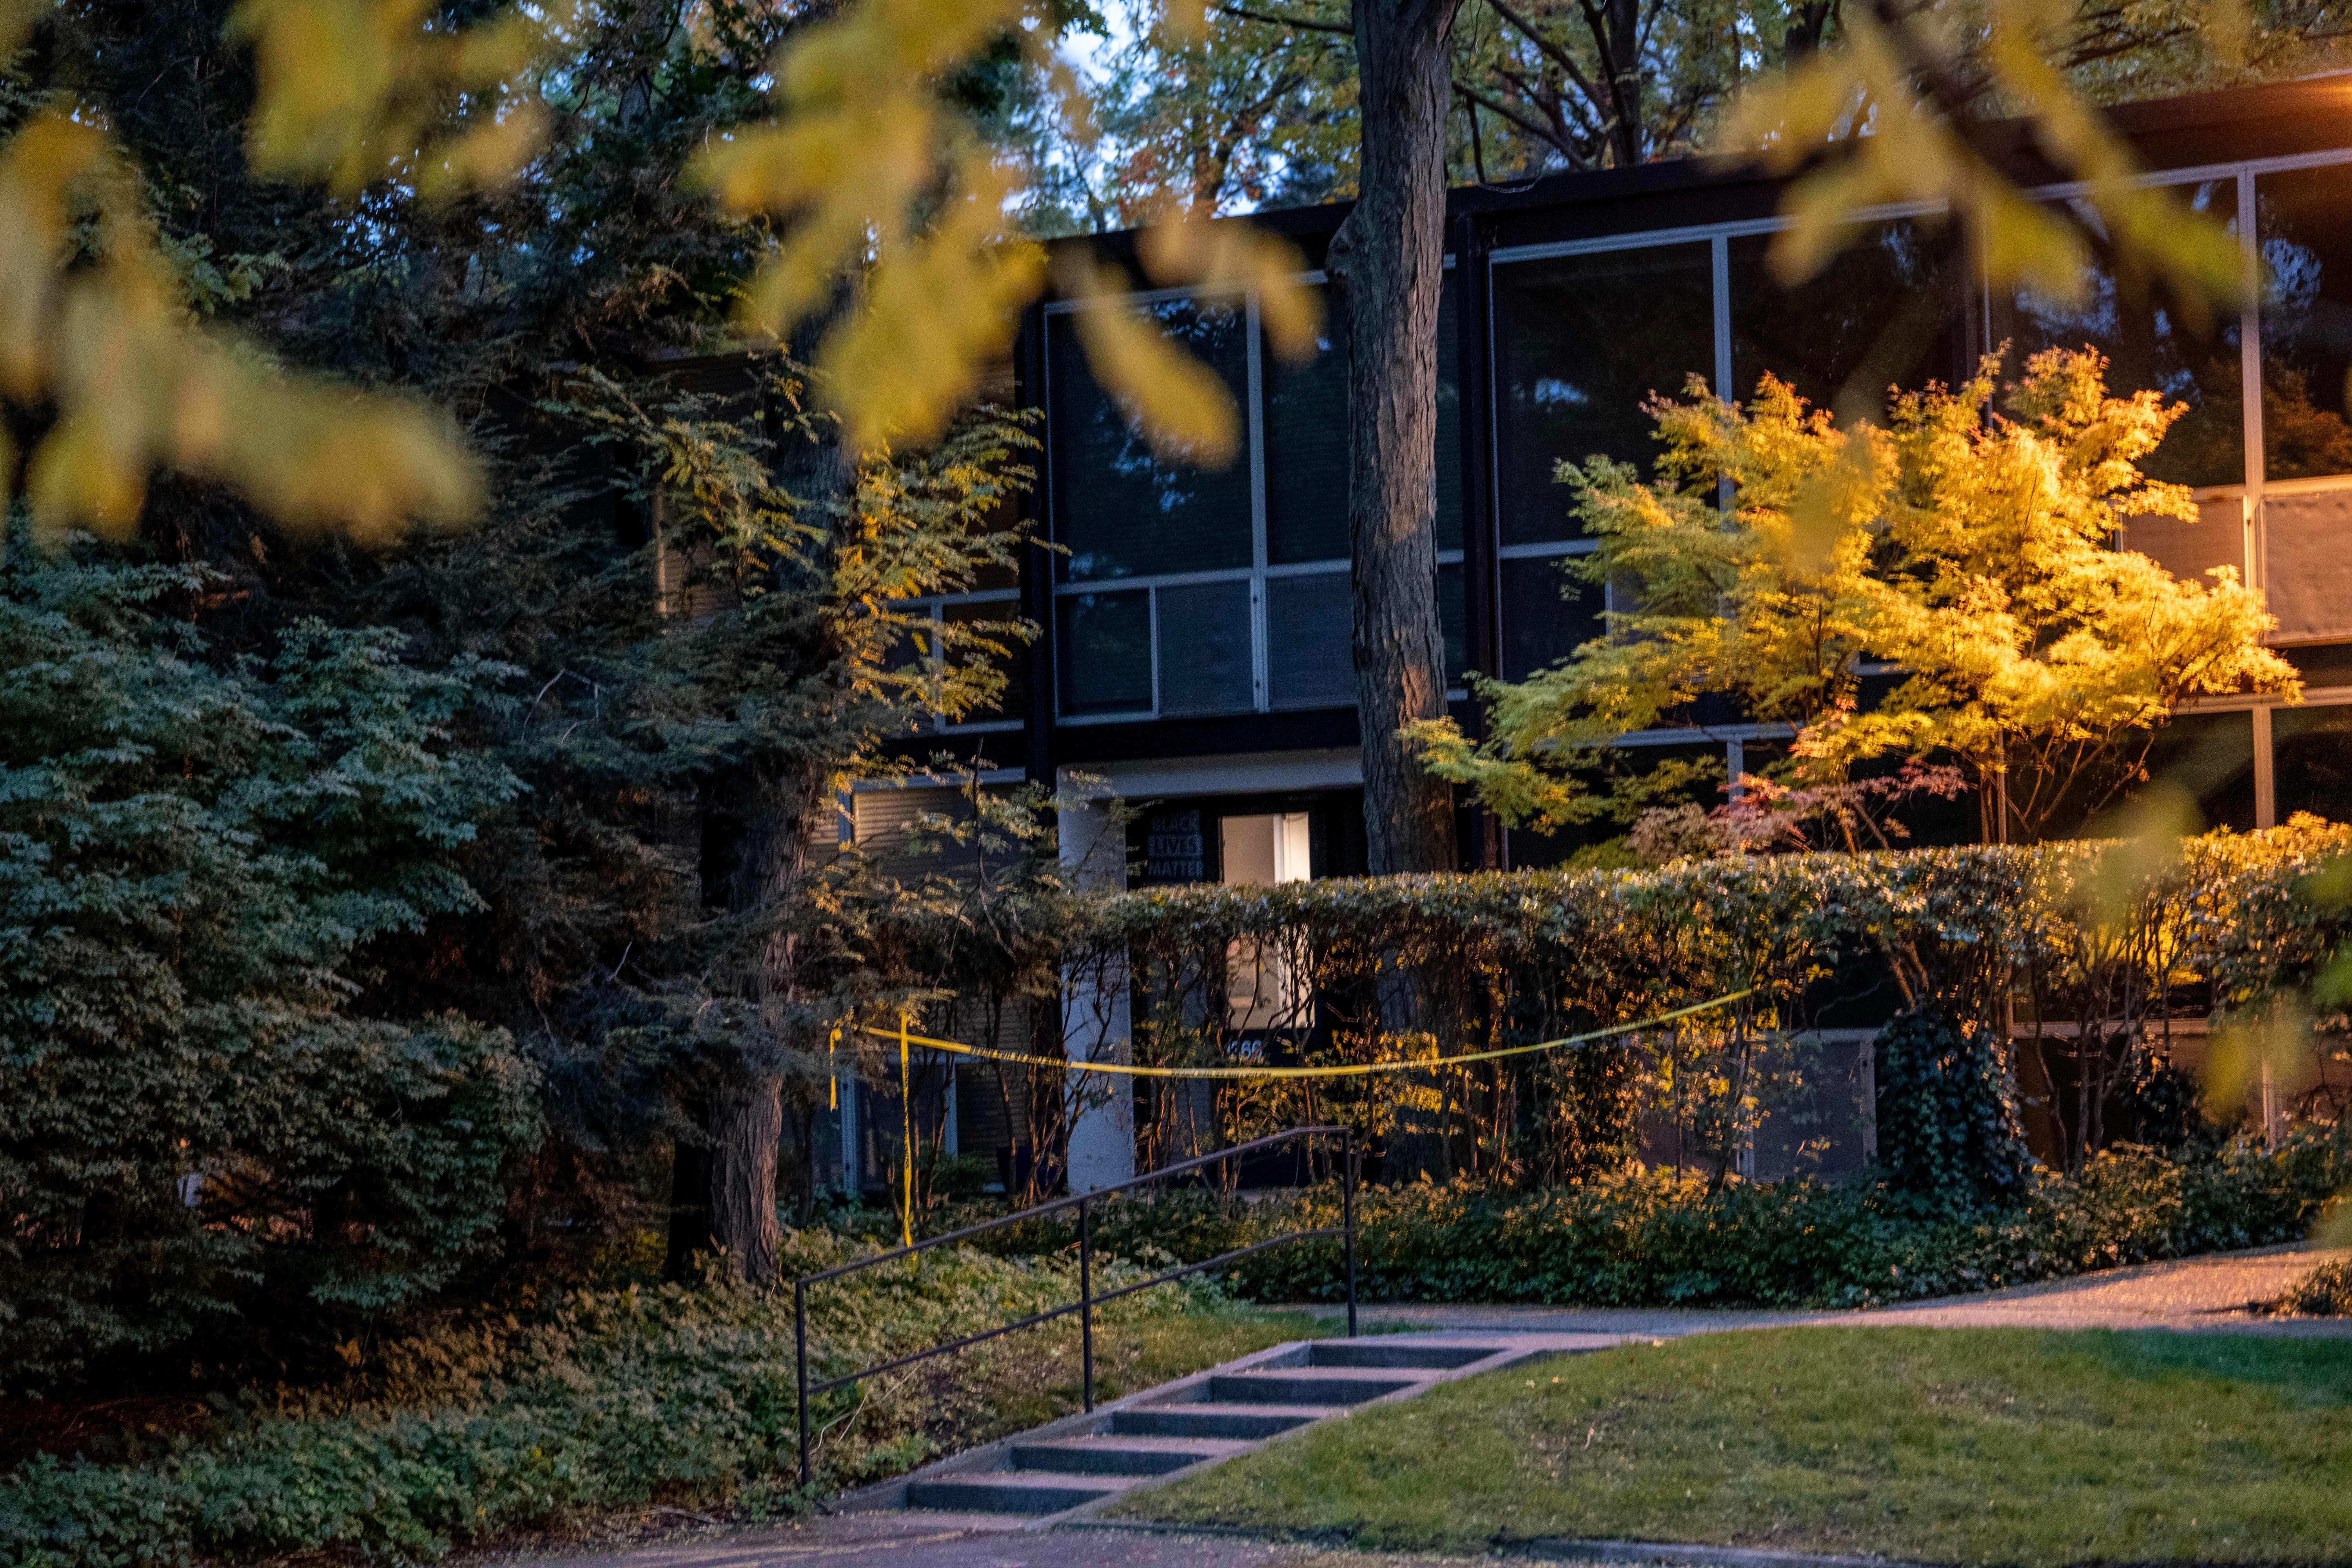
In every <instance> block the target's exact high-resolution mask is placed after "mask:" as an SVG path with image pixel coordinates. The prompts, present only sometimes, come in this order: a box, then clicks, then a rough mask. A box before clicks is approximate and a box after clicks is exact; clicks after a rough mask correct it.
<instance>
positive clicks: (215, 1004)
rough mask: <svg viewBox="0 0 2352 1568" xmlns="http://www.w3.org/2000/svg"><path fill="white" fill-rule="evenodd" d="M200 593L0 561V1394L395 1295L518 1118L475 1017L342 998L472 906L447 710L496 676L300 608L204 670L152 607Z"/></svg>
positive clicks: (493, 1036)
mask: <svg viewBox="0 0 2352 1568" xmlns="http://www.w3.org/2000/svg"><path fill="white" fill-rule="evenodd" d="M219 586H220V584H219V583H218V581H217V580H216V579H215V578H214V577H212V576H210V575H208V574H205V573H204V572H201V571H198V570H194V569H180V568H168V567H151V568H131V567H117V566H100V565H89V564H79V563H75V562H74V561H73V560H71V559H69V558H66V559H53V560H44V559H43V558H41V557H39V556H37V555H36V554H34V553H33V552H30V551H28V550H26V549H24V548H22V547H21V545H20V544H18V543H16V542H11V543H10V545H9V548H8V550H7V551H6V552H5V555H0V668H5V669H6V670H7V671H8V679H6V680H5V681H0V1387H5V1388H9V1389H15V1388H19V1387H22V1386H25V1385H26V1384H39V1383H43V1382H47V1381H51V1380H55V1379H58V1378H61V1377H66V1376H69V1375H71V1374H72V1373H74V1372H75V1371H76V1370H77V1369H78V1368H79V1367H80V1366H82V1365H83V1364H84V1363H87V1362H88V1361H89V1360H90V1359H91V1358H93V1357H100V1356H107V1355H115V1356H122V1355H131V1354H139V1353H150V1354H152V1353H154V1352H163V1351H167V1350H176V1349H178V1348H180V1347H182V1346H184V1344H185V1342H187V1341H188V1340H189V1338H190V1337H191V1336H192V1335H194V1334H195V1333H196V1332H197V1331H199V1330H200V1329H201V1328H203V1327H205V1326H206V1325H212V1326H215V1327H219V1326H223V1325H231V1326H234V1327H235V1329H236V1333H237V1335H238V1336H239V1337H240V1338H241V1339H242V1340H243V1341H244V1342H247V1343H248V1344H249V1343H251V1342H254V1341H256V1340H257V1339H259V1338H262V1337H264V1336H265V1334H266V1333H267V1332H268V1330H270V1329H273V1328H274V1329H275V1330H277V1331H279V1332H280V1334H281V1335H283V1334H287V1333H291V1334H292V1335H293V1336H294V1337H296V1338H301V1339H307V1340H309V1341H310V1342H317V1341H319V1340H320V1339H321V1338H331V1336H332V1334H333V1333H334V1332H335V1331H337V1330H338V1328H346V1327H347V1326H348V1325H352V1324H355V1323H357V1322H359V1321H363V1320H364V1319H366V1318H367V1317H368V1316H369V1315H371V1314H379V1313H382V1312H383V1311H384V1310H386V1309H389V1308H392V1307H394V1306H398V1305H400V1304H402V1303H405V1302H411V1301H415V1300H419V1299H421V1298H423V1297H424V1296H425V1295H426V1294H427V1293H429V1292H432V1291H434V1290H436V1289H440V1288H441V1287H443V1286H444V1285H446V1284H447V1283H448V1282H449V1281H450V1280H451V1279H453V1278H454V1276H455V1275H456V1274H457V1271H458V1270H459V1268H461V1267H462V1266H464V1265H465V1264H466V1263H467V1260H468V1259H470V1258H475V1257H477V1256H478V1255H479V1254H480V1253H481V1252H482V1251H483V1250H484V1248H485V1247H486V1245H487V1244H488V1243H489V1242H490V1241H492V1240H493V1239H494V1238H495V1232H496V1227H497V1225H498V1222H499V1217H500V1215H501V1214H502V1213H503V1211H504V1208H505V1204H506V1186H505V1184H504V1181H503V1180H502V1176H503V1174H504V1172H503V1167H504V1166H505V1164H506V1163H507V1162H508V1160H509V1158H510V1157H511V1156H514V1155H516V1154H518V1153H520V1152H523V1151H526V1150H528V1149H529V1148H530V1147H531V1146H532V1145H533V1144H534V1143H535V1142H537V1140H538V1138H539V1130H540V1112H539V1105H538V1097H537V1093H536V1088H535V1084H534V1081H533V1075H532V1073H531V1072H530V1069H529V1068H528V1067H527V1065H526V1064H525V1063H524V1061H523V1060H522V1058H520V1056H519V1055H518V1054H517V1052H516V1050H515V1048H514V1047H513V1044H512V1042H511V1041H509V1039H508V1038H507V1037H506V1035H505V1033H504V1031H502V1030H496V1029H491V1028H487V1027H484V1026H479V1025H476V1024H472V1023H468V1022H466V1021H465V1020H463V1019H456V1018H450V1019H441V1020H433V1021H429V1022H425V1023H420V1024H404V1023H394V1022H389V1021H383V1020H373V1019H363V1018H355V1017H352V1016H350V1015H349V1013H348V1011H347V1005H348V1003H349V1001H350V999H351V997H352V994H353V992H354V991H355V990H356V989H357V987H358V984H359V981H360V979H361V978H363V977H364V973H365V972H364V969H363V967H362V963H360V959H361V955H362V952H363V949H364V947H365V944H366V943H368V942H370V941H372V940H373V939H375V938H378V937H381V936H383V935H386V934H388V933H392V932H399V931H414V930H416V929H418V928H419V927H421V926H422V924H423V923H424V922H425V920H426V919H427V918H428V917H430V916H432V915H434V914H436V913H440V912H447V911H452V910H465V909H469V908H471V907H473V906H474V904H475V902H476V900H475V899H474V895H473V893H472V891H471V889H468V888H467V885H466V884H465V882H464V881H462V880H461V879H459V878H458V877H457V873H456V871H455V870H454V869H453V865H452V854H453V851H454V849H455V847H457V846H458V845H459V844H462V843H463V842H464V841H465V840H467V838H469V837H471V836H472V834H473V831H474V828H473V824H474V820H475V818H476V817H477V816H478V815H480V814H482V813H485V812H487V811H488V810H489V809H491V808H492V807H493V806H495V805H497V803H498V802H499V801H500V800H503V799H504V798H506V797H507V796H508V795H509V794H510V793H511V792H512V791H513V789H514V788H515V787H516V786H515V783H514V780H513V779H512V778H511V777H510V776H509V775H508V773H506V771H505V770H504V769H502V768H500V767H498V766H497V765H495V764H494V763H489V762H488V761H487V760H485V759H484V758H482V757H481V756H480V755H478V754H477V753H471V752H466V751H465V750H463V749H462V748H460V747H458V746H457V745H455V744H454V743H453V742H452V741H451V739H450V736H449V733H448V730H449V726H450V724H451V723H452V721H453V720H454V718H455V716H456V715H457V714H458V713H460V712H462V711H463V710H466V709H467V708H469V707H471V706H473V705H474V704H476V703H477V702H478V701H480V700H483V698H484V695H485V692H486V689H487V688H488V684H489V683H490V682H491V681H492V679H494V676H495V671H493V670H491V669H490V668H488V667H485V666H482V665H479V664H478V663H475V664H469V665H467V666H465V667H463V668H451V669H448V670H444V671H439V672H430V671H421V670H417V669H415V668H410V667H409V666H407V665H406V664H404V662H403V661H402V660H401V659H400V658H398V657H397V647H396V644H397V639H396V638H394V637H391V636H390V635H389V634H385V633H381V632H345V631H336V630H331V629H330V628H328V627H325V626H320V625H317V624H315V623H304V624H299V625H297V626H293V627H291V628H289V630H288V631H287V632H286V633H285V634H284V636H283V637H282V638H281V639H280V641H279V645H278V652H277V655H276V657H275V658H274V659H273V660H271V661H270V662H268V663H267V664H264V663H262V662H260V661H257V660H253V659H237V660H226V659H223V660H220V661H219V662H217V663H214V662H207V649H206V648H205V645H204V642H203V639H202V638H201V637H198V635H197V634H196V633H195V632H194V630H193V629H192V628H191V627H189V626H187V625H186V624H185V623H184V621H183V620H181V619H178V618H175V617H174V616H172V615H170V614H167V613H164V612H165V611H166V610H168V608H169V607H170V606H171V605H173V604H175V603H184V602H185V601H186V600H188V599H190V598H192V597H194V596H198V595H204V594H207V593H212V592H215V591H217V590H218V588H219ZM276 1348H277V1349H278V1351H279V1352H281V1353H282V1352H283V1351H284V1349H285V1348H286V1346H285V1343H284V1341H283V1339H282V1338H281V1340H280V1342H279V1344H278V1346H277V1347H276ZM319 1348H320V1349H323V1348H324V1346H323V1344H321V1345H320V1346H319ZM207 1359H210V1358H209V1356H208V1357H207ZM182 1364H183V1365H184V1363H182Z"/></svg>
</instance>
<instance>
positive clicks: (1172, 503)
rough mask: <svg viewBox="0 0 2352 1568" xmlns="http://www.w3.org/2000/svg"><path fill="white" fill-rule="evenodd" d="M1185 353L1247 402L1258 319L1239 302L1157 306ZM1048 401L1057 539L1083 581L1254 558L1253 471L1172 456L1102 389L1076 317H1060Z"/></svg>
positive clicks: (1074, 577) (1072, 572)
mask: <svg viewBox="0 0 2352 1568" xmlns="http://www.w3.org/2000/svg"><path fill="white" fill-rule="evenodd" d="M1146 309H1147V310H1148V312H1149V313H1150V315H1152V316H1153V317H1154V318H1156V319H1157V320H1158V321H1159V323H1160V328H1161V330H1162V331H1166V332H1167V333H1168V335H1169V336H1170V337H1171V338H1172V339H1173V340H1174V341H1175V342H1176V344H1177V346H1179V347H1181V348H1182V349H1183V350H1184V351H1185V352H1186V353H1191V354H1192V355H1194V356H1195V357H1196V358H1198V359H1200V360H1201V361H1202V363H1205V364H1207V365H1208V366H1209V367H1210V368H1211V369H1212V370H1213V371H1214V372H1215V373H1216V374H1217V375H1218V377H1219V378H1220V379H1221V380H1223V382H1224V384H1225V385H1226V387H1227V389H1228V390H1229V391H1230V392H1231V393H1232V395H1233V398H1234V405H1235V406H1236V407H1240V406H1242V405H1243V400H1244V396H1245V395H1246V393H1247V390H1248V384H1249V345H1248V329H1247V318H1246V317H1245V316H1244V313H1243V311H1242V310H1241V309H1240V307H1239V306H1238V305H1237V304H1234V305H1225V304H1205V305H1196V304H1195V303H1194V302H1192V301H1191V300H1162V301H1160V303H1158V304H1154V305H1150V306H1148V307H1146ZM1048 320H1049V322H1050V327H1051V330H1050V331H1049V333H1048V336H1047V345H1046V347H1047V359H1048V363H1047V367H1046V374H1047V380H1048V381H1049V383H1050V388H1049V395H1048V399H1047V402H1048V406H1049V418H1050V420H1051V428H1050V439H1051V441H1052V445H1053V476H1054V537H1055V539H1057V540H1058V541H1060V542H1062V543H1064V544H1066V545H1067V546H1068V547H1069V551H1070V553H1069V554H1068V555H1067V556H1066V557H1063V558H1062V566H1061V570H1062V575H1063V576H1064V578H1065V579H1066V580H1069V581H1073V582H1086V581H1093V580H1099V579H1102V578H1106V577H1137V576H1146V575H1150V574H1156V573H1162V572H1200V571H1209V570H1213V569H1216V568H1220V567H1229V566H1247V565H1248V564H1249V563H1250V533H1251V524H1250V480H1249V464H1248V463H1247V462H1246V461H1245V460H1240V459H1237V460H1235V461H1234V462H1232V463H1229V464H1227V465H1226V466H1225V467H1224V468H1221V469H1215V470H1210V469H1203V468H1194V467H1192V466H1191V465H1189V464H1186V463H1181V462H1174V461H1170V460H1167V459H1163V458H1160V457H1158V456H1156V455H1154V453H1153V452H1152V450H1151V447H1150V445H1149V444H1148V443H1147V442H1146V441H1145V440H1144V438H1143V437H1141V436H1140V435H1139V434H1138V433H1137V432H1136V430H1135V429H1134V427H1133V426H1131V425H1129V422H1128V418H1127V416H1126V414H1125V412H1124V411H1123V410H1121V409H1120V408H1119V407H1118V405H1116V404H1115V403H1114V402H1113V401H1112V399H1111V398H1110V396H1109V395H1108V394H1107V393H1105V392H1104V391H1103V390H1102V388H1101V387H1099V386H1097V384H1095V379H1094V377H1093V375H1092V374H1090V373H1089V372H1088V370H1087V363H1086V354H1085V353H1084V351H1083V350H1082V349H1081V348H1080V347H1079V344H1078V335H1077V331H1076V324H1075V322H1074V321H1072V320H1071V318H1070V317H1069V316H1067V315H1059V314H1057V315H1055V316H1053V317H1050V318H1049V319H1048Z"/></svg>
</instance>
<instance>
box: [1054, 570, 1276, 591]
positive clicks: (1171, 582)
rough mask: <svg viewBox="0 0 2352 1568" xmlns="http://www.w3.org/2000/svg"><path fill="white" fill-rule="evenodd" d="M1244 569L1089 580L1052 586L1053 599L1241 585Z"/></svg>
mask: <svg viewBox="0 0 2352 1568" xmlns="http://www.w3.org/2000/svg"><path fill="white" fill-rule="evenodd" d="M1250 575H1251V574H1250V569H1249V568H1248V567H1246V566H1220V567H1217V568H1216V569H1215V570H1213V571H1208V572H1160V573H1155V574H1152V575H1150V576H1148V577H1089V578H1087V580H1086V581H1084V582H1081V583H1062V584H1056V585H1055V589H1054V593H1055V596H1056V597H1057V598H1064V599H1066V598H1068V597H1070V596H1071V595H1075V594H1133V593H1139V592H1141V591H1142V590H1143V589H1146V588H1190V587H1194V586H1197V585H1199V584H1204V583H1242V582H1246V581H1248V580H1249V577H1250Z"/></svg>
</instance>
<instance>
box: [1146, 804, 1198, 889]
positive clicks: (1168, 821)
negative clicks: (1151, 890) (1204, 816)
mask: <svg viewBox="0 0 2352 1568" xmlns="http://www.w3.org/2000/svg"><path fill="white" fill-rule="evenodd" d="M1208 874H1209V861H1208V846H1207V843H1206V841H1205V840H1204V839H1203V838H1202V836H1201V814H1200V813H1199V812H1197V811H1155V812H1152V813H1151V814H1150V815H1149V816H1146V817H1145V818H1144V822H1143V875H1144V877H1145V879H1147V880H1149V881H1153V882H1197V881H1200V880H1201V879H1202V878H1204V877H1206V876H1207V875H1208Z"/></svg>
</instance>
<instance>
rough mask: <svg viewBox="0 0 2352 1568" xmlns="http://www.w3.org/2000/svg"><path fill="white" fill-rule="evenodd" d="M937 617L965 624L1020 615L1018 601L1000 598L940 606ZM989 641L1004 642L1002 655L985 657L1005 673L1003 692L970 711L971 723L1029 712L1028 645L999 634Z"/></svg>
mask: <svg viewBox="0 0 2352 1568" xmlns="http://www.w3.org/2000/svg"><path fill="white" fill-rule="evenodd" d="M940 618H941V619H943V620H949V621H959V622H961V623H963V624H964V625H967V626H969V625H971V623H972V622H974V621H995V622H1000V623H1001V622H1004V621H1017V620H1019V619H1020V618H1021V602H1020V601H1019V600H1017V599H1003V600H995V601H990V602H987V603H983V604H978V605H941V606H940ZM991 640H992V641H995V642H1000V643H1003V645H1004V652H1003V654H1001V655H999V654H991V655H989V656H988V661H989V662H990V663H991V664H993V665H995V666H996V667H997V668H1000V669H1002V670H1003V672H1004V695H1003V696H1002V697H1000V698H998V699H997V700H995V701H994V702H992V703H991V704H989V705H988V706H987V707H985V708H976V709H974V710H972V711H971V717H970V719H969V722H971V723H983V722H986V721H991V720H998V719H1018V718H1021V717H1022V716H1024V714H1026V713H1027V712H1028V711H1029V645H1028V644H1027V643H1025V642H1023V641H1021V640H1020V639H1019V638H1017V637H1009V636H1006V635H1003V634H1002V633H1000V634H998V635H997V636H995V637H992V639H991Z"/></svg>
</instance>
